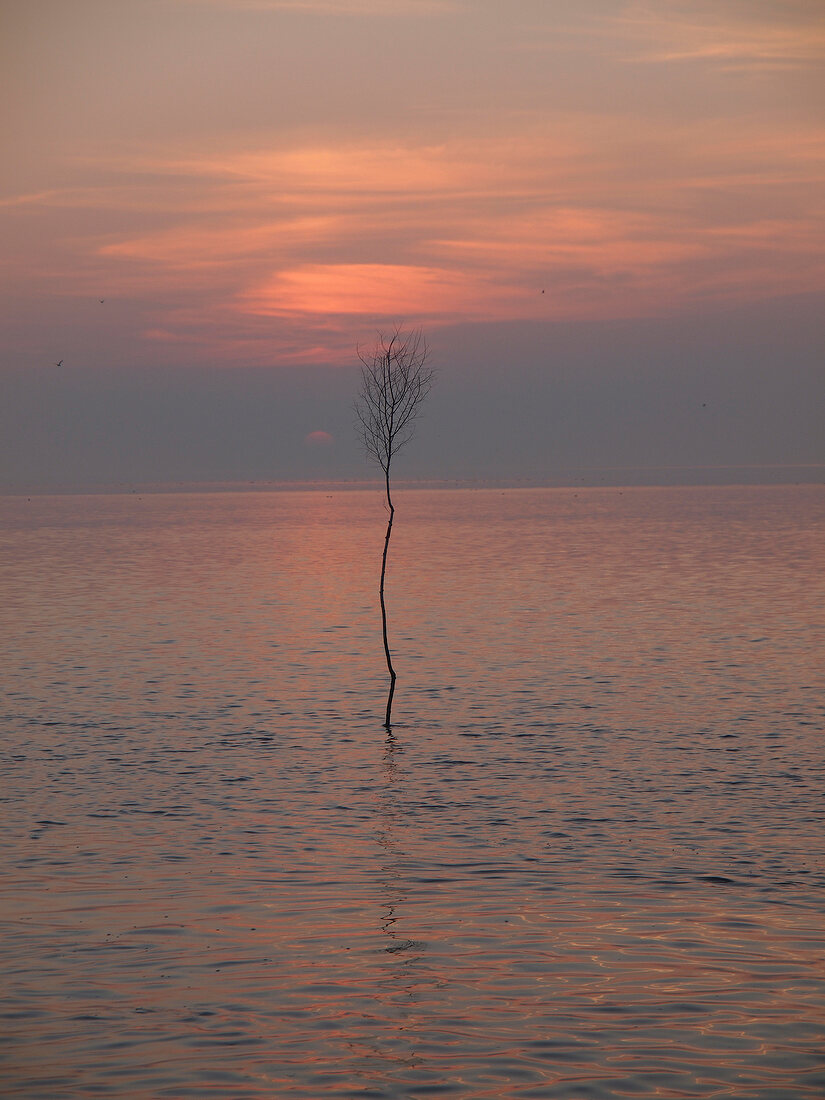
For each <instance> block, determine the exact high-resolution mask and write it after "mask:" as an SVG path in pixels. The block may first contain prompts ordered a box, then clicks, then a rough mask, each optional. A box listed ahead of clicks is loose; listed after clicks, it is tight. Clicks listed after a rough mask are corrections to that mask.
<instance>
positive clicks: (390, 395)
mask: <svg viewBox="0 0 825 1100" xmlns="http://www.w3.org/2000/svg"><path fill="white" fill-rule="evenodd" d="M428 357H429V352H428V348H427V342H426V340H425V339H424V336H423V334H422V332H421V330H420V329H414V330H413V331H411V332H404V331H402V329H401V328H399V327H396V328H395V329H394V330H393V332H392V335H391V336H390V337H389V338H387V337H386V336H384V334H383V333H379V335H378V339H377V341H376V343H375V347H374V348H373V350H372V351H371V352H370V353H369V354H364V353H363V352H362V351H361V349H360V348H359V349H358V358H359V359H360V360H361V389H360V393H359V397H358V401H357V403H356V406H355V412H356V416H357V418H358V433H359V435H360V437H361V440H362V442H363V444H364V448H365V450H366V452H367V454H368V455H369V457H370V458H372V459H373V460H374V461H375V462H377V463H378V465H379V466H380V467H381V469H382V470H383V471H384V485H385V488H386V494H387V509H388V511H389V518H388V520H387V531H386V534H385V535H384V553H383V555H382V557H381V584H380V586H379V595H380V599H381V625H382V630H383V636H384V654H385V656H386V658H387V671H388V672H389V674H390V690H389V695H388V696H387V713H386V718H385V719H384V726H385V728H386V729H388V730H389V729H390V728H391V725H390V721H391V716H392V700H393V695H394V694H395V681H396V674H395V669H394V668H393V666H392V657H391V656H390V645H389V641H388V639H387V606H386V603H385V602H384V582H385V580H386V576H387V551H388V550H389V546H390V535H391V534H392V523H393V519H394V518H395V508H394V506H393V503H392V494H391V492H390V466H391V465H392V460H393V458H394V457H395V455H396V454H397V453H398V451H399V450H400V449H401V448H402V447H403V446H404V444H405V443H408V442H409V441H410V439H411V438H412V434H413V426H414V423H415V419H416V417H417V416H418V413H419V411H420V408H421V402H422V401H423V400H424V398H425V397H426V396H427V394H428V393H429V392H430V387H431V386H432V383H433V377H434V374H435V372H434V371H433V370H432V368H431V367H429V366H428V365H427V360H428Z"/></svg>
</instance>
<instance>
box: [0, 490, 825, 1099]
mask: <svg viewBox="0 0 825 1100" xmlns="http://www.w3.org/2000/svg"><path fill="white" fill-rule="evenodd" d="M395 506H396V512H395V526H394V529H393V535H392V541H391V544H390V552H389V564H388V573H387V590H386V594H387V611H388V629H389V639H390V645H391V649H392V653H393V659H394V663H395V667H396V670H397V673H398V686H397V690H396V693H395V700H394V705H393V722H392V727H391V729H390V730H389V731H388V730H387V729H385V728H384V726H383V721H384V708H385V703H386V692H387V687H388V681H387V669H386V665H385V661H384V653H383V647H382V640H381V620H380V609H379V605H378V580H379V572H380V565H381V551H382V548H383V540H384V531H385V524H386V510H385V506H384V502H383V498H382V496H381V493H380V492H379V491H378V490H377V489H346V488H344V489H342V488H335V487H324V488H320V489H316V490H313V491H306V490H303V489H302V490H293V491H277V492H276V491H273V492H265V491H260V492H255V491H248V492H241V491H236V492H176V493H162V492H154V493H148V492H144V493H137V492H130V493H121V494H106V493H95V494H89V495H79V494H73V495H72V494H65V495H54V496H32V497H31V498H27V497H25V496H19V495H18V496H6V497H4V498H2V500H0V521H2V522H0V529H1V532H2V533H0V562H2V592H3V599H2V608H0V619H2V635H1V636H0V669H1V670H2V673H1V674H0V675H2V681H3V697H2V704H1V707H2V709H1V711H0V754H1V755H0V784H2V786H1V787H0V814H1V815H2V832H1V833H0V844H1V845H2V859H1V860H0V867H1V869H2V871H1V877H0V1094H1V1095H2V1096H4V1097H10V1098H11V1097H14V1098H27V1100H33V1098H43V1100H62V1098H71V1100H74V1098H89V1097H119V1098H135V1100H137V1098H140V1100H159V1098H167V1097H169V1098H171V1097H176V1098H177V1097H192V1098H204V1100H212V1098H222V1100H246V1098H252V1097H255V1098H280V1097H296V1098H298V1097H302V1098H306V1097H311V1098H313V1100H321V1098H327V1097H353V1098H375V1100H379V1098H386V1100H390V1098H392V1100H396V1098H398V1100H400V1098H415V1100H424V1098H426V1097H441V1096H443V1097H465V1098H482V1097H485V1098H486V1097H489V1098H496V1100H499V1098H510V1097H520V1098H528V1097H529V1098H558V1100H570V1098H587V1100H591V1098H592V1100H601V1098H604V1100H607V1098H613V1097H624V1098H628V1097H630V1098H643V1097H645V1098H646V1097H651V1098H657V1100H658V1098H671V1097H673V1098H675V1097H693V1098H695V1097H702V1098H705V1097H707V1098H711V1097H712V1098H714V1100H716V1098H722V1097H724V1098H737V1100H792V1098H796V1097H821V1096H823V1095H825V921H823V914H824V912H825V828H824V826H825V783H824V782H823V780H824V779H825V766H824V765H825V754H823V747H824V746H823V728H824V727H825V684H824V683H823V680H824V679H825V677H823V659H822V658H823V651H825V646H824V645H823V642H824V641H825V638H824V637H823V635H824V634H825V615H824V614H823V588H825V568H823V567H825V487H823V486H822V485H774V486H757V485H749V486H710V487H686V486H680V487H661V486H660V487H645V488H631V487H627V488H622V487H619V486H611V487H603V488H583V487H582V488H578V489H575V488H554V489H539V488H521V489H518V488H506V489H501V488H497V487H487V488H475V489H468V488H461V487H459V488H438V489H431V488H405V489H400V490H398V491H397V492H396V496H395Z"/></svg>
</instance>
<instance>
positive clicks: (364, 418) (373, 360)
mask: <svg viewBox="0 0 825 1100" xmlns="http://www.w3.org/2000/svg"><path fill="white" fill-rule="evenodd" d="M358 358H359V359H360V360H361V392H360V396H359V401H358V403H357V405H356V407H355V413H356V417H357V420H358V434H359V435H360V437H361V440H362V442H363V444H364V448H365V450H366V452H367V454H368V455H369V456H370V458H373V459H374V460H375V461H376V462H377V463H378V465H379V466H380V467H381V469H382V470H383V471H384V474H385V475H386V476H389V468H390V463H391V462H392V459H393V456H394V455H395V454H396V453H397V452H398V451H399V450H400V449H401V448H402V447H403V446H404V444H405V443H408V442H409V440H410V438H411V436H412V428H413V422H414V421H415V419H416V417H417V416H418V413H419V410H420V406H421V402H422V401H423V400H424V398H425V397H426V396H427V394H428V393H429V392H430V387H431V386H432V382H433V377H434V373H435V372H434V371H433V369H432V368H431V367H429V366H428V365H427V358H428V349H427V342H426V340H425V339H424V336H423V334H422V333H421V330H420V329H415V330H413V331H412V332H404V331H402V330H401V329H400V328H396V329H394V330H393V332H392V335H391V336H389V337H387V336H385V335H384V334H383V333H379V336H378V340H377V342H376V345H375V348H374V350H373V351H372V352H371V353H370V354H364V353H363V352H362V351H361V349H360V348H359V349H358Z"/></svg>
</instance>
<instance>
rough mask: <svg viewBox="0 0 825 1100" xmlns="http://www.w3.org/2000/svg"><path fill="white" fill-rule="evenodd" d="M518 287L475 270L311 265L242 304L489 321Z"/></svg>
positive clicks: (265, 310) (261, 309) (280, 311)
mask: <svg viewBox="0 0 825 1100" xmlns="http://www.w3.org/2000/svg"><path fill="white" fill-rule="evenodd" d="M516 297H517V295H516V294H514V292H513V291H512V289H508V288H507V287H502V286H495V285H491V284H489V283H485V282H484V281H483V280H482V279H479V278H478V277H477V276H474V275H473V274H472V272H467V271H462V270H452V271H451V270H449V269H446V268H437V267H417V266H413V265H410V264H305V265H302V266H301V267H297V268H292V269H289V270H286V271H280V272H278V273H277V274H276V275H274V276H272V278H271V279H269V280H267V281H266V282H264V283H263V284H261V285H260V286H258V287H256V288H255V289H253V290H252V291H250V292H249V293H248V294H246V295H244V296H243V298H242V300H241V309H242V310H244V311H248V312H250V313H255V314H258V315H263V316H281V315H286V316H290V315H294V314H296V313H299V314H323V315H327V316H328V315H330V314H334V315H342V314H343V315H365V316H383V317H405V318H407V319H419V318H422V317H426V318H430V319H437V318H442V319H446V318H450V319H453V318H462V319H463V318H468V317H476V318H478V317H484V316H488V315H489V311H490V310H491V309H494V308H498V309H501V307H502V305H503V303H504V301H506V300H507V299H510V300H511V301H512V300H514V299H515V298H516Z"/></svg>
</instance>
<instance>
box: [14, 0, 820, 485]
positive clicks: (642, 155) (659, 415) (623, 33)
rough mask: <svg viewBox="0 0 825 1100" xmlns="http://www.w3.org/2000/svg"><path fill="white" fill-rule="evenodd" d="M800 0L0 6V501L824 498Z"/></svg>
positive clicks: (809, 104) (806, 10) (811, 47)
mask: <svg viewBox="0 0 825 1100" xmlns="http://www.w3.org/2000/svg"><path fill="white" fill-rule="evenodd" d="M823 61H825V6H823V4H822V3H821V0H629V2H622V0H578V2H577V3H576V4H572V3H569V2H568V0H506V2H505V0H140V2H139V3H137V2H135V0H0V71H2V74H3V75H2V77H0V79H2V82H3V85H4V94H3V96H2V107H1V108H0V110H1V111H2V117H1V118H0V126H1V127H2V143H3V148H4V157H3V163H2V167H0V278H2V302H1V303H0V319H1V321H0V323H2V331H3V340H2V345H0V386H2V392H3V398H2V402H0V488H2V489H6V490H11V491H20V490H23V491H28V490H33V491H34V490H38V489H45V490H49V489H65V488H83V487H95V486H104V485H110V486H122V485H130V484H144V483H161V484H165V483H180V482H186V483H188V482H215V481H221V482H222V481H226V482H235V481H237V482H242V483H248V482H251V481H255V482H260V481H267V480H274V481H279V480H287V481H288V480H296V479H297V480H303V479H355V480H357V479H363V478H368V477H371V476H374V471H373V470H372V469H371V468H370V467H369V465H368V464H367V462H366V459H365V457H364V455H363V454H362V453H361V450H360V447H359V443H358V440H357V438H356V435H355V431H354V428H353V413H352V406H353V401H354V399H355V397H356V394H357V388H358V369H357V368H358V359H357V349H358V348H359V347H360V348H362V349H369V348H370V347H371V346H372V345H373V344H374V341H375V339H376V334H377V333H378V332H381V331H387V330H391V329H392V328H393V326H395V325H398V324H400V325H403V326H407V327H419V326H420V327H421V328H422V329H423V331H424V333H425V336H426V338H427V341H428V344H429V348H430V356H431V358H430V362H431V364H432V365H433V366H434V367H435V369H436V371H437V382H436V385H435V387H434V389H433V391H432V393H431V395H430V398H429V401H428V407H427V408H426V410H425V412H424V416H423V418H422V420H421V422H420V425H419V429H418V433H417V437H416V439H415V440H414V442H413V443H411V444H410V445H409V447H408V448H407V450H406V452H405V453H403V454H402V455H400V456H399V459H398V464H397V468H396V472H397V474H398V476H400V477H408V478H433V479H439V480H446V481H449V480H451V479H479V480H482V481H483V480H484V479H487V480H514V481H517V482H519V481H522V480H524V481H528V482H529V481H532V482H536V483H547V484H554V483H558V482H561V483H578V482H585V483H587V482H589V481H592V482H593V483H596V484H598V483H599V482H600V481H604V480H606V481H607V482H608V483H632V482H634V481H636V480H640V481H642V482H645V481H651V480H652V481H662V480H663V481H668V480H675V481H685V480H688V481H690V480H697V479H698V480H702V479H709V480H726V479H727V480H743V479H744V480H760V479H767V480H771V479H779V480H818V481H821V480H825V477H823V464H825V428H823V424H824V423H825V418H824V417H823V414H824V413H825V371H823V322H822V317H823V315H825V311H823V291H825V248H823V245H824V244H825V241H824V240H823V237H825V233H823V207H825V188H823V182H825V143H824V142H823V136H825V119H824V118H823V106H825V95H824V94H823V93H824V92H825V66H824V65H823Z"/></svg>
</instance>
